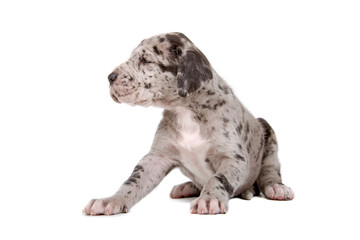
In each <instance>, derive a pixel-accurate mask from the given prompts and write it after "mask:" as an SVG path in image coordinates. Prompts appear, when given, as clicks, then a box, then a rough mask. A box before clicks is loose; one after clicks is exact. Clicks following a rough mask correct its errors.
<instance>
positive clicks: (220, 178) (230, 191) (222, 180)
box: [215, 174, 234, 196]
mask: <svg viewBox="0 0 360 240" xmlns="http://www.w3.org/2000/svg"><path fill="white" fill-rule="evenodd" d="M215 178H216V179H217V180H218V181H219V182H220V183H221V184H222V186H220V188H221V187H223V188H224V190H225V191H226V192H227V193H228V194H229V196H231V195H232V194H233V192H234V188H233V186H231V184H230V183H229V181H228V180H227V178H226V177H225V176H224V174H219V175H218V176H216V177H215Z"/></svg>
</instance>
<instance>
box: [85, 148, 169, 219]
mask: <svg viewBox="0 0 360 240" xmlns="http://www.w3.org/2000/svg"><path fill="white" fill-rule="evenodd" d="M173 167H174V165H173V163H172V161H171V160H170V159H168V158H166V157H164V156H157V155H152V154H148V155H146V156H145V157H144V158H143V159H142V160H141V161H140V162H139V163H138V165H136V167H135V169H134V171H133V172H132V174H131V176H130V177H129V178H128V180H126V181H125V182H124V183H123V185H122V186H121V187H120V189H119V191H117V192H116V193H115V194H114V195H113V196H111V197H108V198H102V199H92V200H91V201H90V202H89V203H88V204H87V205H86V207H85V209H84V211H83V212H84V213H85V214H87V215H112V214H118V213H126V212H128V211H129V210H130V208H131V207H132V206H133V205H134V204H135V203H137V202H138V201H140V200H141V199H142V198H143V197H144V196H145V195H146V194H148V193H149V192H151V191H152V190H153V189H154V188H155V187H156V186H157V185H158V184H159V183H160V182H161V180H162V179H163V178H164V177H165V176H166V174H167V173H168V172H169V171H170V170H171V169H172V168H173Z"/></svg>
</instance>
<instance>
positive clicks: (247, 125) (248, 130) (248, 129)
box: [245, 122, 250, 134]
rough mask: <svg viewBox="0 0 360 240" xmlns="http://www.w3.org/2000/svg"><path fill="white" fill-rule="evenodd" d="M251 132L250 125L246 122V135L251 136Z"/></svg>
mask: <svg viewBox="0 0 360 240" xmlns="http://www.w3.org/2000/svg"><path fill="white" fill-rule="evenodd" d="M249 132H250V127H249V123H248V122H246V123H245V133H246V134H249Z"/></svg>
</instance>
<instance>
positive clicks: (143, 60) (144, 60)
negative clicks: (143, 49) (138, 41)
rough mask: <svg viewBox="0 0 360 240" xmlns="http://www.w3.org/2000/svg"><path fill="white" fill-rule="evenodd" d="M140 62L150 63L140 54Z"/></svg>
mask: <svg viewBox="0 0 360 240" xmlns="http://www.w3.org/2000/svg"><path fill="white" fill-rule="evenodd" d="M140 62H141V63H144V64H146V63H151V61H149V60H147V59H146V58H145V57H144V56H142V57H141V58H140Z"/></svg>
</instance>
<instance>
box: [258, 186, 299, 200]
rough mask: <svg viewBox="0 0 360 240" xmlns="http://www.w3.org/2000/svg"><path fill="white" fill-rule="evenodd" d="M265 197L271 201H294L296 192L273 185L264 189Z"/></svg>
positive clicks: (286, 187) (285, 187)
mask: <svg viewBox="0 0 360 240" xmlns="http://www.w3.org/2000/svg"><path fill="white" fill-rule="evenodd" d="M264 194H265V197H267V198H268V199H271V200H292V199H294V197H295V194H294V191H293V190H292V189H291V188H289V187H288V186H286V185H283V184H277V183H276V184H273V185H269V186H266V187H265V189H264Z"/></svg>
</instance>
